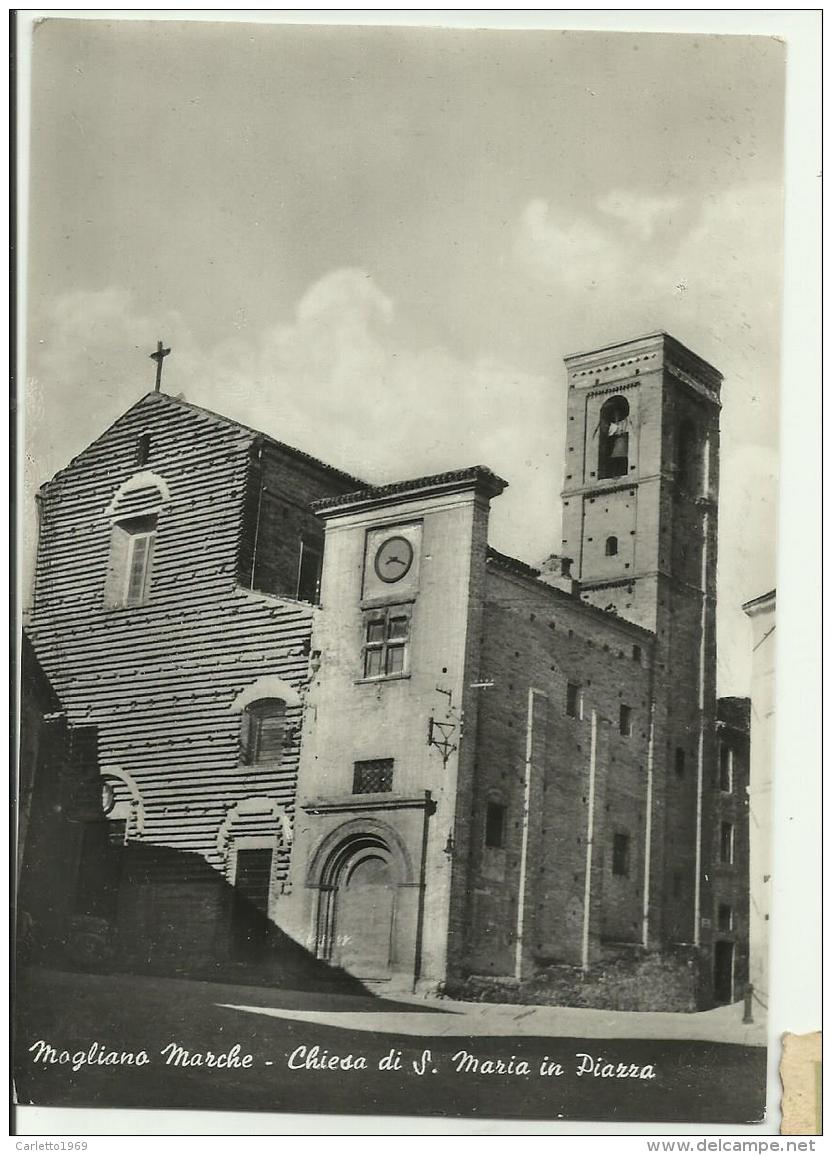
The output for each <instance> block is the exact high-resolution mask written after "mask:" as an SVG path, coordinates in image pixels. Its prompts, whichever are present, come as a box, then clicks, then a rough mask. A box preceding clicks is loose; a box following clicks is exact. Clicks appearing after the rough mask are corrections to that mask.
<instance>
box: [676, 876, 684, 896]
mask: <svg viewBox="0 0 832 1155" xmlns="http://www.w3.org/2000/svg"><path fill="white" fill-rule="evenodd" d="M683 890H684V880H683V878H682V872H681V870H674V871H673V897H674V898H681V897H682V891H683Z"/></svg>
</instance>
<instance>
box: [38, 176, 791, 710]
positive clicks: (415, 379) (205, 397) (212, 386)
mask: <svg viewBox="0 0 832 1155" xmlns="http://www.w3.org/2000/svg"><path fill="white" fill-rule="evenodd" d="M748 216H749V213H748V205H747V204H745V205H744V204H743V203H742V201H741V200H739V199H737V200H735V201H734V202H733V205H732V206H731V208H730V211H729V212H728V215H727V218H726V217H725V216H724V215H723V206H722V205H721V204H720V203H719V202H714V203H713V204H711V205H710V206H708V207H706V210H705V211H704V212H703V213H702V214H701V216H700V218H699V219H698V220H697V222H696V225H695V227H694V229H693V230H692V231H691V232H690V233H689V235H687V236H686V237H685V238H683V240H682V241H681V242H680V243H678V244H677V245H676V246H675V248H674V250H673V252H672V253H671V254H669V255H667V259H666V260H664V261H656V262H655V263H653V264H650V263H645V261H644V260H643V259H641V258H640V257H639V259H638V260H637V259H636V258H637V257H638V255H639V252H640V250H641V249H642V248H643V246H642V245H641V244H640V243H639V241H638V240H637V239H636V234H638V233H639V230H641V229H642V228H643V227H644V226H643V224H641V223H636V224H635V225H634V226H633V229H632V230H624V232H625V233H626V235H624V233H622V235H621V236H620V237H619V238H618V240H617V241H616V239H615V237H614V230H610V225H609V220H610V219H612V218H610V217H609V214H607V217H608V223H607V224H606V225H603V224H597V223H595V222H594V221H593V220H591V219H589V217H583V218H580V219H579V220H578V221H577V222H570V221H569V220H559V219H558V217H557V215H556V214H555V213H554V211H553V210H552V209H551V208H550V207H549V206H547V205H546V204H545V202H543V201H542V200H537V201H533V202H531V203H530V204H529V205H527V206H526V209H525V210H524V212H523V214H522V216H521V220H520V227H519V236H518V246H517V247H516V249H515V255H516V258H517V259H518V260H519V261H521V262H522V267H523V268H524V269H525V270H526V273H527V274H531V276H532V278H533V281H534V283H535V284H537V285H539V286H540V291H541V293H543V294H544V295H546V296H548V295H550V294H551V293H552V291H553V289H554V288H560V289H562V290H563V291H562V292H560V293H559V294H558V297H557V302H558V304H557V314H556V315H557V328H558V331H559V332H560V334H561V339H562V342H563V343H565V342H567V341H568V345H569V347H568V348H567V347H564V348H562V349H560V350H558V352H561V353H566V352H569V351H570V350H571V348H574V347H579V345H580V343H584V342H586V343H590V342H592V341H595V340H597V335H598V332H599V330H600V331H602V332H609V333H610V335H611V336H617V335H618V332H617V331H616V330H617V329H618V325H619V324H620V325H621V328H622V331H623V334H624V335H626V334H627V333H628V332H630V333H632V332H639V331H645V330H647V329H651V328H656V327H659V326H662V325H663V323H664V327H667V328H671V329H675V328H676V326H675V325H674V324H673V320H672V319H671V323H667V320H666V317H665V316H664V315H662V313H661V308H660V306H661V305H662V303H663V302H665V303H666V301H667V298H668V296H669V295H670V294H669V290H668V289H667V286H668V285H669V284H670V282H671V281H672V280H673V279H674V278H676V277H678V276H681V275H682V274H683V273H684V275H685V276H686V278H687V280H688V283H689V285H690V289H689V290H688V294H689V296H687V295H686V294H682V296H683V297H685V298H686V299H685V300H684V301H683V302H682V304H677V305H675V306H674V308H675V309H676V313H675V314H674V315H673V316H674V318H675V319H676V320H678V319H679V318H680V317H682V316H685V315H686V314H685V312H684V311H685V310H686V309H689V310H690V316H689V318H688V320H689V323H688V324H686V325H685V326H683V331H682V332H680V333H679V335H680V336H681V337H682V339H686V340H688V342H689V343H690V344H692V345H693V347H694V348H697V350H699V349H700V348H701V346H700V345H699V344H698V343H697V341H696V339H695V334H694V336H693V337H692V336H691V332H692V331H693V330H694V329H696V326H697V325H699V326H700V329H701V326H702V325H703V318H704V317H713V316H714V315H715V314H714V312H713V307H714V306H713V301H714V300H717V301H718V303H719V305H718V307H719V310H721V311H720V312H718V313H717V314H716V315H717V316H719V317H720V323H721V332H720V333H719V334H718V336H719V337H720V339H721V340H722V341H723V342H724V344H725V349H726V352H730V354H731V356H730V357H729V358H728V360H729V362H730V364H729V365H728V366H725V365H724V363H723V362H722V361H720V360H718V361H717V363H719V364H721V366H722V367H724V368H727V369H728V370H729V376H728V378H727V380H726V386H725V389H724V391H723V398H724V410H723V441H722V466H723V467H722V507H721V513H720V530H721V541H722V542H723V549H722V554H721V564H720V596H721V598H722V607H721V610H720V613H721V617H720V622H721V625H720V631H721V634H720V636H721V638H722V639H723V641H725V642H726V647H727V648H726V649H725V651H724V655H723V657H724V663H723V670H724V673H725V677H727V678H729V679H730V681H729V682H728V683H727V684H728V685H729V686H735V687H736V686H739V687H740V689H742V687H743V686H744V684H745V683H744V681H743V679H744V678H745V676H746V668H745V666H744V665H743V660H742V658H741V657H740V658H738V657H737V654H738V653H739V652H740V649H741V648H742V647H743V646H744V645H745V636H744V632H743V631H744V630H745V622H744V618H743V617H742V615H741V613H740V611H739V610H738V606H739V604H740V602H742V601H744V600H747V599H748V598H749V597H751V596H754V595H755V594H756V593H759V592H760V590H759V589H758V588H757V585H758V584H759V580H758V575H760V574H763V573H766V572H769V571H770V570H771V568H772V567H771V562H772V553H771V540H772V539H771V524H772V521H773V514H774V510H775V509H776V480H775V478H776V454H775V451H774V447H773V442H772V441H771V439H770V438H769V439H768V440H767V437H766V435H765V433H766V428H767V424H766V423H767V422H769V423H770V422H771V421H772V420H773V421H774V427H775V429H776V414H775V416H774V418H772V414H771V405H770V401H769V400H768V399H769V398H770V396H771V393H772V387H771V379H772V374H774V376H775V378H776V366H775V365H774V364H773V363H769V359H767V358H766V356H764V355H763V354H762V353H761V350H762V349H763V348H764V344H763V342H762V339H761V338H760V336H759V334H750V335H748V336H747V337H746V342H747V348H744V347H743V346H742V344H741V341H740V340H739V338H737V335H736V333H735V331H734V329H735V327H736V325H737V324H738V323H740V324H741V322H742V317H743V316H744V315H745V313H746V312H747V313H748V316H749V317H750V316H751V315H752V307H753V304H754V302H753V301H751V300H746V298H745V297H744V295H743V293H744V288H743V284H742V282H743V277H742V275H741V267H742V262H739V264H738V266H737V267H736V268H735V267H734V262H733V261H731V252H732V250H731V247H730V245H729V239H730V237H731V235H732V234H737V233H742V235H744V236H747V237H748V238H749V242H750V243H753V244H757V243H758V242H759V241H760V240H761V236H762V233H763V232H764V231H765V227H766V226H765V225H764V224H763V223H758V224H757V225H755V226H754V227H751V226H750V224H749V221H748ZM743 229H744V230H745V231H743ZM618 231H619V232H620V233H621V230H618ZM611 237H612V239H610V238H611ZM734 243H735V244H736V242H734ZM631 262H635V263H636V273H635V274H633V272H632V269H631V268H630V265H631ZM769 262H770V257H769V256H766V255H758V256H757V257H755V258H754V260H753V261H751V262H750V263H749V266H748V267H749V268H750V269H751V275H752V278H753V279H754V280H756V281H757V282H761V283H765V281H766V278H770V269H768V264H769ZM726 263H727V265H728V269H729V270H733V272H731V273H730V277H729V273H728V272H726V273H725V274H722V275H720V271H719V270H720V267H721V266H722V265H725V264H726ZM715 280H716V283H714V281H715ZM757 291H759V289H758V290H757ZM732 294H734V295H735V296H736V298H737V299H736V300H735V301H732V300H731V296H732ZM703 295H704V296H703ZM737 310H739V313H737ZM765 315H766V314H765V312H763V316H765ZM738 316H739V318H740V320H739V322H738V320H737V317H738ZM599 318H601V321H599ZM407 320H408V319H407V318H401V317H399V316H397V312H396V306H395V302H394V301H393V300H392V299H391V297H390V296H389V295H388V294H387V293H386V292H385V290H384V288H383V287H382V286H380V285H379V284H378V283H377V282H376V281H375V280H374V279H373V277H372V276H371V275H370V274H369V272H368V271H366V270H363V269H360V268H338V269H333V270H330V271H329V272H327V273H325V274H324V275H323V276H321V277H320V278H319V279H318V280H317V281H315V282H314V283H313V284H311V285H309V286H308V288H307V289H306V291H305V292H304V293H303V294H302V295H301V296H300V298H299V300H298V301H297V303H296V305H295V307H294V309H293V311H292V313H291V314H290V315H288V316H282V317H276V318H275V320H274V322H273V324H271V325H269V326H267V327H266V328H264V329H263V330H262V331H261V332H259V333H253V332H251V331H250V330H249V329H247V328H244V329H243V331H244V332H245V336H244V337H243V336H241V335H235V336H233V337H227V336H225V335H223V337H222V338H221V339H219V340H217V341H216V342H215V343H214V345H213V346H210V347H205V346H204V344H199V343H198V342H197V341H196V340H195V339H194V337H193V335H192V333H191V332H190V330H189V327H188V324H187V322H186V320H185V319H184V318H183V317H182V316H181V315H179V314H176V313H159V314H150V313H147V312H142V311H141V310H139V309H138V308H137V306H136V304H135V300H134V298H133V297H132V296H131V295H130V294H129V293H128V292H126V291H125V290H123V289H120V288H107V289H103V290H101V291H99V292H77V293H72V294H67V295H65V296H63V297H60V298H58V299H56V300H53V301H51V302H49V303H46V304H45V305H44V307H43V308H41V309H40V310H39V311H38V312H37V313H36V314H35V315H34V316H33V319H32V324H31V333H30V349H31V355H30V364H29V366H28V375H29V382H28V388H27V392H26V428H25V445H26V461H25V466H26V468H25V474H26V487H25V497H26V499H27V500H26V505H25V507H24V526H25V527H28V530H29V550H30V551H31V541H32V534H31V526H32V524H33V517H31V516H26V512H25V511H26V509H28V511H29V513H30V514H33V504H34V503H33V501H32V496H33V493H34V490H35V489H36V487H37V485H39V484H40V483H41V482H43V481H44V480H46V479H47V478H48V477H50V476H51V475H52V474H54V473H55V472H56V471H57V470H58V469H59V468H61V467H62V466H64V465H65V464H66V463H67V462H68V461H69V459H70V458H71V457H72V456H73V455H75V454H77V453H78V452H80V451H81V450H82V449H83V448H84V447H85V446H86V445H87V444H88V443H89V442H90V441H91V440H93V438H95V437H96V436H98V435H99V434H100V433H101V432H102V431H103V430H104V429H105V428H106V427H107V426H108V425H109V424H110V423H111V422H112V421H113V420H115V419H116V417H118V416H119V414H120V413H122V412H123V411H124V410H125V409H127V408H128V406H130V405H131V404H133V403H134V402H135V401H137V400H138V399H139V397H141V396H142V395H143V394H144V393H146V392H147V391H148V390H149V389H151V388H152V387H153V378H154V372H155V367H154V365H153V362H151V361H150V360H149V359H148V354H149V353H150V352H151V351H152V350H153V349H154V348H155V344H156V340H157V339H158V338H160V337H161V338H163V339H164V340H165V341H166V343H167V344H169V345H170V346H171V347H172V349H173V353H172V355H171V357H169V358H168V359H167V361H166V362H165V368H164V374H165V376H164V388H165V389H166V390H167V391H169V392H171V393H179V392H182V393H184V395H185V396H186V398H187V399H188V400H191V401H193V402H195V403H196V404H200V405H203V406H205V407H206V408H209V409H213V410H215V411H217V412H220V413H224V414H227V415H228V416H230V417H234V418H237V419H238V420H240V421H243V422H245V423H246V424H249V425H252V426H254V427H255V428H259V429H262V430H263V431H265V432H267V433H269V434H271V435H272V436H274V437H277V438H278V439H280V440H282V441H285V442H288V443H289V444H291V445H296V446H297V447H298V448H300V449H303V450H305V451H306V452H309V453H311V454H313V455H315V456H316V457H319V458H321V459H323V460H324V461H328V462H330V463H331V464H333V465H337V466H340V467H341V468H343V469H346V470H348V471H349V472H351V473H354V474H356V475H358V476H361V477H365V478H366V479H367V480H368V481H370V482H374V483H380V482H385V481H390V480H394V479H399V478H402V477H408V476H418V475H420V474H424V473H431V472H434V471H440V470H444V469H450V468H455V467H460V466H464V465H469V464H474V463H482V464H485V465H488V466H490V467H491V468H492V469H494V470H495V471H496V472H497V473H500V474H501V475H502V476H504V477H505V478H506V479H507V480H508V481H509V483H510V487H509V489H508V490H507V491H506V493H505V494H504V495H503V496H502V497H501V498H499V499H498V500H497V501H496V502H495V503H494V508H493V512H492V522H491V537H492V541H493V542H494V544H495V545H496V546H497V548H499V549H503V550H504V551H506V552H508V553H512V554H515V555H516V556H519V557H521V558H523V559H524V560H527V561H530V562H533V563H534V562H536V561H539V560H541V559H542V558H543V557H544V556H546V554H547V553H549V552H551V551H552V550H556V549H557V548H558V545H559V541H560V537H561V533H560V524H559V523H560V502H559V493H560V488H561V482H562V462H563V438H564V431H563V422H564V415H563V412H562V409H563V403H562V391H561V389H560V388H558V387H557V383H554V384H553V380H552V377H551V375H550V374H547V375H546V376H543V375H537V374H534V373H530V372H528V371H526V370H524V369H522V368H520V367H519V366H518V365H515V364H509V363H506V362H505V361H503V360H499V359H496V358H494V357H489V356H486V355H484V354H474V355H472V356H470V357H464V356H461V355H459V354H458V353H455V352H453V351H452V350H451V349H449V348H448V347H446V346H444V345H421V346H417V345H414V344H413V343H411V342H409V341H408V340H407V339H406V338H405V337H404V336H403V334H404V333H406V332H407V328H408V325H407ZM773 324H774V333H773V334H771V335H769V336H770V337H771V339H772V340H774V341H775V342H776V321H773ZM582 326H583V327H584V329H583V332H582V330H581V327H582ZM576 334H577V336H576ZM699 335H700V337H702V338H703V339H704V337H706V336H707V333H704V332H700V334H699ZM553 343H555V344H557V336H555V338H554V341H553ZM755 343H756V347H755ZM713 344H714V342H713V341H712V342H711V345H713ZM735 344H736V345H739V351H737V350H736V349H735V348H734V345H735ZM702 351H703V352H705V353H707V352H708V351H709V348H708V347H707V346H706V348H704V349H702ZM556 355H557V354H555V356H556ZM553 360H554V357H553ZM29 564H31V559H30V561H29ZM766 581H768V579H766ZM750 583H751V584H750ZM763 584H766V583H765V581H764V582H763ZM770 584H773V582H772V583H770Z"/></svg>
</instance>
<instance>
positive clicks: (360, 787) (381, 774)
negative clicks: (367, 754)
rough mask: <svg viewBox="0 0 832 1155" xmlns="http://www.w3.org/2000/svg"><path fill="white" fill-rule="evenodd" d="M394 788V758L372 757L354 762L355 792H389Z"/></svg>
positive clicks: (353, 785)
mask: <svg viewBox="0 0 832 1155" xmlns="http://www.w3.org/2000/svg"><path fill="white" fill-rule="evenodd" d="M392 789H393V759H392V758H370V759H367V760H366V761H364V762H356V763H355V764H354V766H353V776H352V792H353V794H389V793H390V791H391V790H392Z"/></svg>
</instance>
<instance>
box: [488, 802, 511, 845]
mask: <svg viewBox="0 0 832 1155" xmlns="http://www.w3.org/2000/svg"><path fill="white" fill-rule="evenodd" d="M505 843H506V808H505V806H503V805H502V804H501V803H499V802H489V803H488V804H487V806H486V808H485V845H486V846H488V847H490V848H491V849H492V850H500V849H502V847H503V846H505Z"/></svg>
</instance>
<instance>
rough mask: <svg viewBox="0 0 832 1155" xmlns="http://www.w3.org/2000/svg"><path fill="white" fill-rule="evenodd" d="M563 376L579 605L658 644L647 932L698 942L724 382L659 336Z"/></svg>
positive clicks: (569, 546) (590, 357)
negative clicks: (633, 626)
mask: <svg viewBox="0 0 832 1155" xmlns="http://www.w3.org/2000/svg"><path fill="white" fill-rule="evenodd" d="M566 371H567V386H568V387H567V421H566V426H567V428H566V454H565V456H566V463H565V469H564V486H563V541H562V546H561V552H562V554H564V555H565V556H567V557H570V558H572V561H573V566H572V572H573V576H574V577H575V578H576V579H577V581H578V583H579V588H580V596H581V599H582V600H583V601H586V602H588V603H590V604H592V605H595V606H597V607H598V608H600V609H603V610H607V611H609V612H611V613H615V614H617V615H619V616H620V617H622V618H627V619H629V620H630V621H633V622H636V623H638V624H639V625H641V626H643V627H645V628H646V629H648V630H650V631H651V632H652V633H654V634H655V635H656V643H655V650H654V652H655V659H654V661H655V665H654V697H653V702H652V704H651V718H652V720H651V734H650V741H651V758H652V760H653V763H654V768H655V772H653V770H652V769H651V770H650V771H649V772H650V773H651V774H652V779H651V792H652V794H651V797H652V799H653V806H654V808H655V811H656V813H655V829H654V844H655V854H654V857H653V860H652V863H651V873H652V879H651V895H652V902H653V908H654V911H655V912H656V914H655V917H654V918H653V925H652V932H651V933H653V934H654V935H655V936H656V938H657V939H662V940H664V941H668V940H670V941H674V942H686V943H693V944H695V945H699V943H700V937H701V935H702V933H703V930H704V933H705V936H706V938H707V935H708V926H709V919H708V917H707V915H706V913H704V912H706V911H708V907H707V903H706V902H705V888H706V887H707V878H706V875H705V872H704V870H703V850H702V848H703V845H707V841H706V840H707V838H708V837H709V832H708V830H707V823H708V819H707V805H706V793H707V788H708V782H707V781H706V767H708V766H710V765H711V764H712V762H711V759H712V758H713V756H714V751H713V749H712V746H713V741H714V739H713V734H714V728H715V717H716V565H717V494H718V487H719V410H720V402H719V394H720V386H721V382H722V376H721V374H720V373H719V372H718V371H717V370H716V369H714V368H713V366H711V365H709V364H708V363H707V362H706V361H703V360H702V358H700V357H698V356H697V355H696V354H695V353H693V352H691V350H689V349H687V348H686V347H685V346H684V345H682V344H681V343H680V342H679V341H677V340H675V339H674V338H673V337H671V336H670V335H669V334H667V333H663V332H659V333H651V334H649V335H647V336H645V337H637V338H634V339H633V340H630V341H624V342H621V343H618V344H614V345H607V346H604V347H603V348H600V349H593V350H591V351H589V352H586V353H577V354H574V355H573V356H570V357H567V358H566ZM647 774H648V769H647V768H645V775H647Z"/></svg>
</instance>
